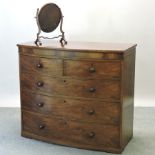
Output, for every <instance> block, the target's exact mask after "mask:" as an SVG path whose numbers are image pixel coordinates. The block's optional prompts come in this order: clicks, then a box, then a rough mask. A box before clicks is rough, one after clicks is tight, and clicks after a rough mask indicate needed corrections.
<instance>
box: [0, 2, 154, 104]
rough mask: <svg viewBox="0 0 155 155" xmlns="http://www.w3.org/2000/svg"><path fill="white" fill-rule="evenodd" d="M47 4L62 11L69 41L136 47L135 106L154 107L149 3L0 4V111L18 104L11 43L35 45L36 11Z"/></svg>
mask: <svg viewBox="0 0 155 155" xmlns="http://www.w3.org/2000/svg"><path fill="white" fill-rule="evenodd" d="M48 2H55V3H56V4H58V5H59V7H60V8H61V10H62V13H63V15H64V25H63V29H64V31H65V32H66V38H67V40H68V41H71V40H74V41H76V40H77V41H93V42H98V41H99V42H129V43H137V44H138V47H137V56H136V79H135V105H136V106H155V103H154V99H155V9H154V6H155V1H154V0H148V1H147V0H88V1H87V0H78V1H74V0H53V1H46V0H26V1H23V0H13V1H11V0H5V1H4V0H3V1H2V0H0V36H1V37H0V106H19V105H20V104H19V103H20V102H19V73H18V50H17V47H16V44H17V43H22V42H27V41H30V40H35V38H36V33H37V30H38V29H37V25H36V21H35V19H34V16H35V14H36V9H37V8H40V7H41V6H42V5H44V4H45V3H48ZM54 34H55V33H54ZM54 34H53V33H51V36H53V35H54Z"/></svg>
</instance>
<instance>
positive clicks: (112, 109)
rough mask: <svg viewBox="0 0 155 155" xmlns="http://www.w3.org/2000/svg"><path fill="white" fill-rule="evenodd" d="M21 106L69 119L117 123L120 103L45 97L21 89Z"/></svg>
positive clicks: (50, 115)
mask: <svg viewBox="0 0 155 155" xmlns="http://www.w3.org/2000/svg"><path fill="white" fill-rule="evenodd" d="M21 95H22V96H21V102H22V108H23V109H26V110H28V111H32V112H37V113H40V114H45V115H46V116H48V117H52V116H60V117H62V118H66V119H69V120H78V121H82V122H96V123H101V124H110V125H119V121H120V119H119V115H120V107H119V106H120V104H119V103H109V102H101V101H97V100H94V101H93V100H75V99H69V98H62V97H59V98H58V97H47V96H43V95H37V94H32V93H29V92H27V91H23V92H22V94H21Z"/></svg>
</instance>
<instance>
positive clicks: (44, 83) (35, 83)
mask: <svg viewBox="0 0 155 155" xmlns="http://www.w3.org/2000/svg"><path fill="white" fill-rule="evenodd" d="M21 88H22V89H27V90H33V91H35V92H36V93H38V92H43V93H46V94H49V95H62V96H71V97H84V98H103V99H111V100H119V99H120V81H119V80H103V79H100V80H93V79H89V80H80V79H74V78H72V79H71V78H65V77H62V78H54V77H48V76H43V75H37V74H35V73H32V74H28V73H21Z"/></svg>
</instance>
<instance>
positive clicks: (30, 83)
mask: <svg viewBox="0 0 155 155" xmlns="http://www.w3.org/2000/svg"><path fill="white" fill-rule="evenodd" d="M18 48H19V59H20V61H19V62H20V65H19V66H20V89H21V91H20V92H21V118H22V136H24V137H28V138H34V139H38V140H42V141H46V142H51V143H56V144H61V145H66V146H72V147H77V148H84V149H92V150H100V151H106V152H113V153H120V152H122V151H123V149H124V148H125V146H126V145H127V143H128V142H129V141H130V139H131V138H132V136H133V108H134V72H135V49H136V45H134V44H110V43H80V42H69V43H68V44H67V45H66V46H64V47H61V46H60V44H59V43H57V42H54V41H49V42H43V45H42V46H40V47H38V46H36V45H35V44H34V43H33V42H30V43H25V44H19V45H18Z"/></svg>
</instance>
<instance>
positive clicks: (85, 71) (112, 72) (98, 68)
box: [64, 60, 121, 78]
mask: <svg viewBox="0 0 155 155" xmlns="http://www.w3.org/2000/svg"><path fill="white" fill-rule="evenodd" d="M64 75H65V76H71V77H86V78H92V77H93V78H119V77H120V75H121V61H77V60H65V61H64Z"/></svg>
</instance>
